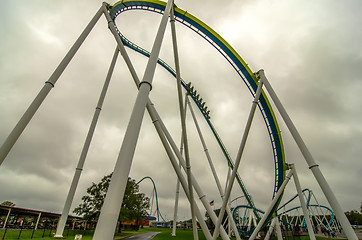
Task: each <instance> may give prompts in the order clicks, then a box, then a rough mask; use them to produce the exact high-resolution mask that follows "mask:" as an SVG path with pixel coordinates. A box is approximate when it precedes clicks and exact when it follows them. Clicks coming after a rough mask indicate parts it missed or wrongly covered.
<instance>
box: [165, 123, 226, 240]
mask: <svg viewBox="0 0 362 240" xmlns="http://www.w3.org/2000/svg"><path fill="white" fill-rule="evenodd" d="M159 122H160V125H161V127H162V131H163V133H164V134H165V136H166V138H167V140H168V142H169V143H170V145H171V148H172V150H173V152H174V153H175V154H176V156H177V158H178V160H179V161H180V163H181V166H182V168H183V169H184V171H186V163H185V160H184V159H183V157H182V156H181V153H180V152H179V151H178V149H177V146H176V144H175V142H174V141H173V139H172V137H171V135H170V133H169V132H168V131H167V128H166V127H165V125H164V124H163V122H162V121H161V120H160V121H159ZM191 177H192V184H193V186H194V188H195V192H196V193H197V195H198V196H199V198H200V200H201V202H202V204H203V206H204V207H205V209H206V211H207V213H208V214H209V215H210V218H211V220H212V221H213V223H214V224H216V222H217V216H216V214H215V212H214V211H213V210H212V209H211V207H210V204H209V202H208V201H207V199H206V195H205V194H204V193H203V191H202V190H201V187H200V185H199V184H198V182H197V181H196V179H195V177H194V176H193V174H192V173H191ZM220 230H221V231H220V235H221V237H222V238H223V239H224V240H225V239H229V237H228V235H227V233H226V231H225V229H224V228H223V227H220Z"/></svg>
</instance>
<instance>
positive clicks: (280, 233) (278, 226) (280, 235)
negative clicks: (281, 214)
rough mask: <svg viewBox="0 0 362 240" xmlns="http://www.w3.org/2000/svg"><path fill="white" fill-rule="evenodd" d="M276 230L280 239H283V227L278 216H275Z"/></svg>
mask: <svg viewBox="0 0 362 240" xmlns="http://www.w3.org/2000/svg"><path fill="white" fill-rule="evenodd" d="M275 231H276V233H277V237H278V240H283V235H282V228H281V227H280V222H279V219H278V217H275Z"/></svg>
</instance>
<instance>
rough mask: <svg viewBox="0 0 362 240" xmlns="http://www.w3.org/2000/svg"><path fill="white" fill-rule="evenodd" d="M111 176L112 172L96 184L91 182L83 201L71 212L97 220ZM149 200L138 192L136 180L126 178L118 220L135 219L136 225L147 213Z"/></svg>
mask: <svg viewBox="0 0 362 240" xmlns="http://www.w3.org/2000/svg"><path fill="white" fill-rule="evenodd" d="M111 177H112V173H111V174H109V175H106V176H104V177H103V178H102V180H101V181H100V182H99V183H97V184H96V183H94V182H93V183H92V185H91V186H90V187H89V188H88V189H87V195H85V196H83V197H82V200H83V202H82V203H81V204H80V205H79V206H78V207H77V208H75V209H74V211H73V212H74V213H76V214H78V215H83V218H84V219H87V220H98V218H99V214H100V210H101V207H102V205H103V202H104V198H105V196H106V193H107V189H108V187H109V183H110V181H111ZM149 202H150V201H149V198H148V197H146V196H145V195H144V194H143V193H140V192H139V186H138V185H137V184H136V181H135V180H134V179H131V178H128V181H127V186H126V190H125V193H124V197H123V202H122V207H121V211H120V215H119V220H120V221H132V220H136V224H137V225H138V222H139V220H140V219H141V218H143V217H145V216H147V215H148V213H147V209H148V208H149V205H150V204H149Z"/></svg>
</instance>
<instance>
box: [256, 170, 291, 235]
mask: <svg viewBox="0 0 362 240" xmlns="http://www.w3.org/2000/svg"><path fill="white" fill-rule="evenodd" d="M292 174H293V172H292V171H289V172H288V174H287V176H286V177H285V180H284V182H283V184H282V185H281V186H280V188H279V190H278V191H277V193H276V194H275V196H274V198H273V200H272V202H271V204H270V205H269V207H268V209H267V210H266V211H265V213H264V216H263V217H262V219H260V221H259V223H258V225H257V226H256V228H255V229H254V231H253V234H252V235H251V236H250V238H249V240H254V239H255V237H256V235H257V234H258V233H259V231H260V229H261V228H262V227H263V225H264V223H265V221H266V220H267V218H268V216H269V215H270V212H271V211H272V209H273V208H274V206H275V204H276V203H277V201H278V200H279V198H280V196H281V195H282V193H283V191H284V189H285V186H287V183H288V182H289V180H290V178H291V176H292Z"/></svg>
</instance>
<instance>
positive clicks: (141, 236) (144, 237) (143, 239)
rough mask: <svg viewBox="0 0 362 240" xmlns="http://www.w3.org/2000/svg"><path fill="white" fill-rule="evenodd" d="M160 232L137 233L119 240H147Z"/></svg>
mask: <svg viewBox="0 0 362 240" xmlns="http://www.w3.org/2000/svg"><path fill="white" fill-rule="evenodd" d="M159 233H160V232H146V233H138V234H135V235H132V236H128V237H125V238H121V240H149V239H152V238H154V237H155V236H156V235H157V234H159Z"/></svg>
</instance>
